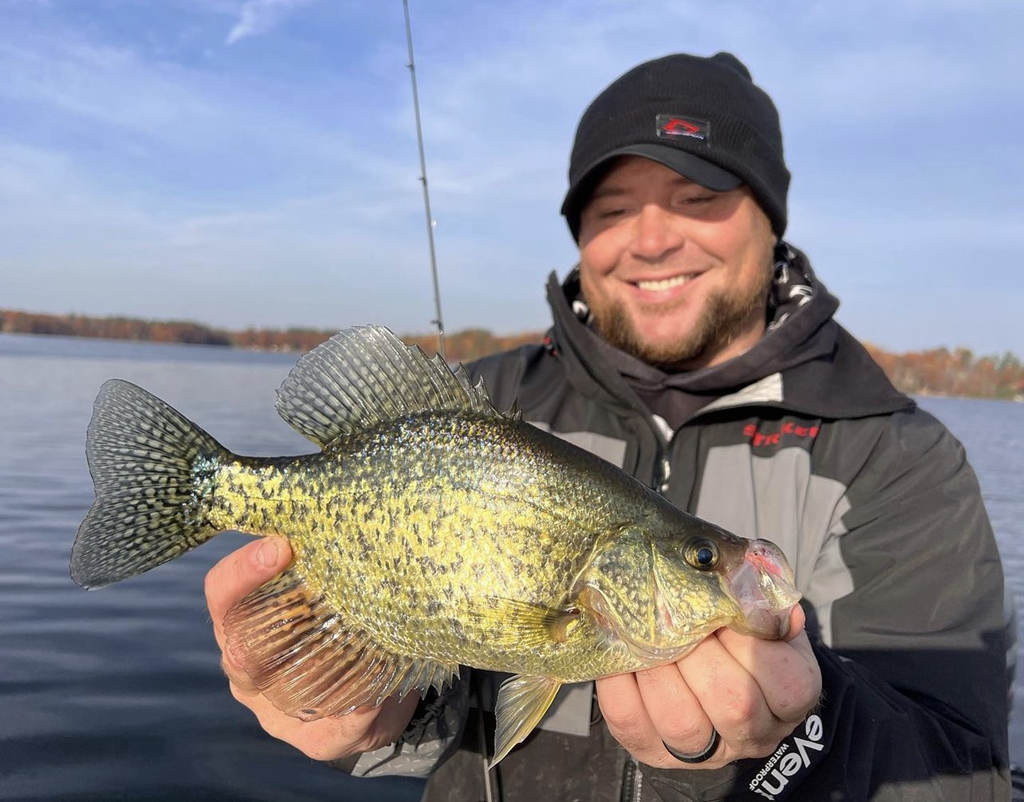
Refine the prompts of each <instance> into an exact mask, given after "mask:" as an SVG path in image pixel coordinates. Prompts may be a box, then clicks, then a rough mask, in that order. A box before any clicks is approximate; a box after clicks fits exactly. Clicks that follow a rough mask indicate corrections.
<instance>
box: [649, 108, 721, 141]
mask: <svg viewBox="0 0 1024 802" xmlns="http://www.w3.org/2000/svg"><path fill="white" fill-rule="evenodd" d="M654 125H655V130H656V131H657V133H658V137H660V138H661V139H674V138H675V137H677V136H688V137H690V138H691V139H700V140H701V141H703V140H706V139H707V138H708V128H709V126H708V121H707V120H698V119H696V118H694V117H684V116H682V115H680V114H659V115H658V116H657V117H655V118H654Z"/></svg>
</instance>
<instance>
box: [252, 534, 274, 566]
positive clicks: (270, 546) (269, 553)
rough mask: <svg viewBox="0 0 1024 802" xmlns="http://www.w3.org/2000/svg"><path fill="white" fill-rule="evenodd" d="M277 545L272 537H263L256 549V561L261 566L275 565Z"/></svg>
mask: <svg viewBox="0 0 1024 802" xmlns="http://www.w3.org/2000/svg"><path fill="white" fill-rule="evenodd" d="M277 555H278V547H277V541H276V540H274V538H270V537H267V538H264V539H263V542H262V543H260V545H259V548H258V549H256V562H257V563H258V564H259V565H260V566H262V567H263V568H272V567H274V566H275V565H277Z"/></svg>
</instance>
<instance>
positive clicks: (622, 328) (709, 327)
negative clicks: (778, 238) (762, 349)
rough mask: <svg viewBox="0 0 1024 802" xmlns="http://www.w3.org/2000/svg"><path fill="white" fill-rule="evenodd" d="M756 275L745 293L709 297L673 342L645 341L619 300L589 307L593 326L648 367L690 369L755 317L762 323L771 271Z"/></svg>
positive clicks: (715, 350)
mask: <svg viewBox="0 0 1024 802" xmlns="http://www.w3.org/2000/svg"><path fill="white" fill-rule="evenodd" d="M759 276H760V280H759V281H758V282H757V284H756V285H755V286H753V287H751V288H750V290H749V291H748V292H745V293H743V294H738V293H724V292H716V293H714V294H712V295H711V296H709V297H708V299H707V301H706V303H705V305H704V310H703V312H702V313H701V315H700V317H699V318H698V320H697V322H696V324H695V325H694V326H693V328H692V329H690V330H689V331H687V332H685V333H684V334H682V335H681V336H680V338H679V339H677V340H676V341H674V342H670V343H651V342H646V341H644V340H643V339H642V338H641V337H640V336H639V334H638V333H637V331H636V329H635V328H634V326H633V323H632V321H631V320H630V318H629V315H628V313H627V312H626V307H625V305H624V304H622V303H621V302H619V301H613V302H612V303H611V304H609V305H608V306H607V307H605V308H603V309H602V308H600V306H598V307H596V308H595V307H594V306H591V309H590V311H591V313H592V314H593V322H594V327H595V328H596V329H597V331H598V332H599V333H600V334H601V336H602V337H604V339H605V340H607V341H608V342H609V343H611V344H612V345H614V346H615V347H616V348H618V349H619V350H620V351H625V352H626V353H628V354H632V355H633V356H635V357H637V358H639V359H642V360H643V361H644V362H646V363H647V364H649V365H654V366H655V367H658V368H661V369H662V370H665V371H669V372H672V371H679V370H687V369H691V368H692V367H693V366H694V365H695V364H697V365H702V364H706V362H707V360H708V358H709V357H710V356H712V355H713V354H714V353H716V352H719V351H721V349H723V348H725V346H727V345H728V344H729V343H730V342H731V341H732V340H734V339H735V338H736V337H738V336H739V335H740V334H742V333H743V332H744V331H746V330H747V329H748V327H749V326H751V324H752V323H753V322H754V321H756V320H758V318H760V320H762V321H763V320H764V317H765V315H766V314H767V302H768V290H769V288H770V287H771V283H772V271H771V269H770V268H769V269H766V270H764V271H762V272H761V273H760V274H759ZM676 311H677V310H676V309H667V310H665V312H664V314H665V315H672V314H673V313H674V312H676Z"/></svg>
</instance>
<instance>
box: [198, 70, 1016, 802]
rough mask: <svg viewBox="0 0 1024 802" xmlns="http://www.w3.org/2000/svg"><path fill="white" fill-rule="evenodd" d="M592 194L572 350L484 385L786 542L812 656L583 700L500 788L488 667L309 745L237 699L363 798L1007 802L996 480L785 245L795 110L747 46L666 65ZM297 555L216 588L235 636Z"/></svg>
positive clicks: (579, 167) (718, 638) (604, 147)
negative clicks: (782, 101)
mask: <svg viewBox="0 0 1024 802" xmlns="http://www.w3.org/2000/svg"><path fill="white" fill-rule="evenodd" d="M569 179H570V187H569V191H568V193H567V195H566V198H565V202H564V204H563V207H562V212H563V214H564V215H565V216H566V219H567V221H568V224H569V228H570V230H571V231H572V233H573V236H574V237H575V238H576V239H577V241H578V243H579V249H580V261H579V266H578V269H575V270H573V271H572V272H571V273H570V274H569V276H568V278H567V279H566V280H565V281H564V282H563V283H562V284H561V285H559V284H558V282H557V281H555V279H554V277H552V279H551V280H550V282H549V286H548V295H549V301H550V303H551V306H552V310H553V314H554V326H553V328H552V329H551V332H550V335H549V337H548V338H547V340H546V343H545V345H544V346H537V347H526V348H521V349H518V350H516V351H513V352H510V353H505V354H500V355H497V356H495V357H490V358H488V359H484V360H482V361H481V362H479V363H477V364H476V365H474V366H473V371H474V373H476V374H477V375H482V376H484V378H485V379H486V381H487V386H488V388H489V390H490V392H491V395H492V397H493V398H494V399H495V402H496V405H497V406H499V408H501V407H504V406H507V405H509V404H510V403H511V402H512V401H513V400H518V403H519V405H520V406H521V408H522V409H523V411H524V416H525V418H526V420H529V421H531V422H535V423H536V424H537V425H540V426H542V427H544V428H547V429H549V430H550V431H552V432H554V433H556V434H559V435H561V436H563V437H566V438H567V439H570V440H572V441H573V442H576V443H577V444H579V445H582V446H583V447H585V448H589V449H590V450H592V451H594V452H595V453H598V454H599V455H601V456H603V457H606V458H608V459H610V460H611V461H613V462H615V463H616V464H618V465H620V466H621V467H622V468H623V469H624V470H626V471H628V472H630V473H631V474H633V475H634V476H636V477H637V478H638V479H640V480H641V481H643V482H646V483H648V484H649V485H650V486H652V487H654V488H657V489H658V490H660V492H662V493H663V494H664V495H665V496H666V497H667V498H668V499H670V500H671V501H672V502H674V503H675V504H676V505H677V506H679V507H681V508H683V509H686V510H688V511H690V512H693V513H695V514H697V515H699V516H701V517H703V518H706V519H708V520H711V521H714V522H715V523H718V524H720V525H722V526H724V527H725V528H727V529H730V530H732V531H734V532H736V533H737V534H741V535H744V536H746V537H751V538H753V537H766V538H769V539H771V540H773V541H775V542H776V543H778V544H779V545H780V546H781V547H782V548H783V550H784V551H785V552H786V554H787V556H788V558H789V561H790V563H791V564H792V566H793V568H794V571H795V574H796V581H797V585H798V587H799V589H800V590H801V592H802V593H803V594H804V602H803V607H802V608H800V607H798V608H796V609H795V610H794V613H793V617H792V620H791V623H792V633H793V634H792V636H791V638H790V639H789V640H787V641H776V642H768V641H762V640H758V639H756V638H753V637H748V636H744V635H740V634H738V633H736V632H732V631H730V630H721V631H719V632H718V633H716V634H714V635H712V636H710V637H709V638H707V639H706V640H705V641H703V642H702V643H701V644H700V645H699V646H698V647H697V648H696V649H695V650H694V651H693V652H691V653H690V654H688V655H687V656H686V657H685V658H683V659H682V660H680V661H678V662H677V663H674V664H670V665H667V666H662V667H659V668H655V669H652V670H649V671H644V672H638V673H636V674H631V675H622V676H616V677H608V678H604V679H601V680H598V681H597V682H596V683H595V689H594V690H593V691H592V690H591V689H590V688H589V687H577V688H575V689H573V690H572V691H571V692H569V693H568V694H566V695H565V697H564V698H563V699H562V700H561V702H560V703H558V704H557V707H556V709H555V711H554V712H553V713H552V714H550V715H549V716H548V718H547V720H546V721H545V722H544V723H542V725H541V729H540V731H538V732H537V733H536V734H535V735H534V736H533V737H531V738H529V739H528V740H527V741H526V742H525V743H524V744H522V745H521V746H520V747H518V748H517V749H515V750H513V752H512V753H511V754H510V755H509V756H508V757H507V758H506V759H505V761H503V762H502V763H501V764H500V765H499V767H498V768H497V769H496V771H495V772H492V775H487V774H486V773H485V772H483V770H482V769H481V766H482V761H481V759H480V753H481V752H486V751H487V748H488V747H487V744H486V742H485V740H484V738H485V736H486V735H487V734H488V733H489V732H490V731H491V729H492V728H493V724H492V721H493V719H492V718H491V717H490V714H487V713H484V712H481V711H484V710H488V709H493V695H494V688H495V678H494V677H493V676H491V675H489V674H486V673H484V672H476V674H475V675H473V681H472V682H469V681H467V680H466V676H465V675H467V674H469V673H470V672H464V681H462V682H460V683H457V684H456V685H455V686H454V687H453V688H452V689H451V690H449V691H448V692H446V693H445V694H444V695H442V696H441V697H439V698H433V697H428V698H427V699H425V700H423V701H421V702H419V704H417V701H418V700H416V699H406V700H404V701H402V702H394V701H388V702H386V703H385V704H384V705H383V706H382V707H380V708H378V709H374V710H360V711H358V712H356V713H354V714H352V715H350V716H347V717H343V718H338V719H329V720H321V721H316V722H311V723H303V722H300V721H298V720H295V719H290V718H288V717H287V716H284V715H282V714H281V713H279V712H278V711H277V710H276V709H274V708H273V706H272V705H270V704H269V702H267V701H266V699H264V698H263V697H262V696H261V695H260V694H259V693H258V692H257V691H256V690H255V689H254V688H253V687H252V685H251V683H250V682H249V681H248V679H247V677H245V675H244V673H243V672H241V671H239V669H238V668H237V665H238V661H237V660H235V659H234V658H233V657H232V656H231V655H226V657H225V670H226V671H227V673H228V675H229V677H230V678H231V686H232V691H233V693H234V694H235V696H236V697H237V698H239V699H240V701H242V702H243V703H244V704H247V705H248V706H249V707H251V708H252V709H253V710H254V711H255V712H256V714H257V715H258V716H259V718H260V722H261V724H262V725H263V726H264V727H265V728H266V729H267V731H268V732H270V733H271V734H272V735H275V736H277V737H279V738H282V739H284V740H286V741H288V742H290V743H292V744H294V745H295V746H297V747H298V748H300V749H302V750H303V751H304V752H306V754H308V755H310V756H312V757H315V758H318V759H325V760H333V759H341V761H340V762H341V763H342V764H343V765H344V767H345V768H347V769H349V770H352V771H353V772H354V773H355V774H357V775H369V776H374V775H379V774H396V773H397V774H420V775H421V776H425V775H426V774H427V773H428V772H431V771H432V772H433V776H432V779H431V781H430V784H429V786H428V791H427V798H428V799H430V800H435V799H437V800H440V799H448V800H470V799H482V798H485V796H486V795H488V794H495V793H499V792H500V793H501V794H503V798H504V799H506V800H520V799H609V800H618V799H636V800H655V799H663V800H682V799H761V798H768V799H784V798H791V799H794V798H795V799H811V800H819V799H821V800H826V799H834V800H861V799H921V800H933V799H950V800H953V799H956V800H967V799H975V800H991V799H1001V798H1008V795H1009V783H1008V767H1007V764H1008V760H1007V732H1006V693H1005V691H1006V688H1005V684H1004V680H1003V674H1004V669H1005V648H1006V647H1005V637H1004V633H1003V580H1002V571H1001V567H1000V563H999V557H998V554H997V551H996V547H995V543H994V541H993V537H992V533H991V530H990V527H989V524H988V521H987V518H986V516H985V512H984V509H983V506H982V503H981V499H980V495H979V491H978V486H977V482H976V480H975V478H974V475H973V473H972V472H971V469H970V468H969V466H968V465H967V463H966V462H965V460H964V456H963V452H962V449H961V447H960V445H959V444H958V443H957V442H956V441H955V440H954V438H953V437H952V436H951V435H950V434H949V433H948V432H947V431H946V430H945V429H944V428H943V427H942V426H941V425H940V424H939V423H938V422H937V421H935V420H934V419H933V418H931V417H930V416H929V415H927V414H926V413H923V412H921V411H920V410H919V409H917V408H916V407H915V405H914V403H913V401H911V400H910V399H908V398H907V397H905V396H903V395H901V394H900V393H898V392H897V391H896V390H895V389H893V387H892V386H891V385H890V384H889V382H888V381H887V380H886V378H885V377H884V375H883V374H882V372H881V371H880V369H879V368H878V367H877V366H876V365H875V364H874V363H873V362H872V361H871V359H870V358H869V357H868V356H867V354H866V353H865V352H864V350H863V349H862V348H861V347H860V346H859V345H858V344H857V342H856V341H855V340H854V339H853V338H852V337H851V336H850V335H849V334H847V333H846V332H845V331H844V330H843V329H842V328H841V327H840V326H839V325H838V324H837V323H836V322H835V321H834V320H833V319H832V315H833V313H834V312H835V310H836V308H837V306H838V302H837V301H836V300H835V299H834V298H833V297H832V296H831V295H829V293H828V291H827V290H826V289H825V287H824V286H823V285H822V284H821V282H819V281H818V280H817V278H816V277H815V276H814V273H813V272H812V270H811V268H810V265H809V264H808V262H807V259H806V258H805V257H804V256H803V254H801V253H800V252H799V251H797V250H796V249H794V248H792V247H791V246H789V245H787V244H786V243H785V242H783V241H782V239H781V237H782V234H783V232H784V231H785V228H786V192H787V188H788V183H789V173H788V171H787V169H786V166H785V162H784V160H783V155H782V139H781V132H780V129H779V123H778V117H777V113H776V111H775V107H774V105H773V104H772V102H771V100H770V98H769V97H768V96H767V95H766V94H765V93H764V92H763V91H762V90H761V89H759V88H758V87H757V86H756V85H755V84H754V83H753V82H752V80H751V78H750V74H749V72H748V71H747V69H746V68H745V67H744V66H743V65H742V64H741V63H740V62H739V61H738V60H737V59H736V58H734V57H733V56H731V55H729V54H726V53H719V54H717V55H715V56H713V57H711V58H697V57H693V56H688V55H674V56H669V57H666V58H662V59H658V60H655V61H652V62H648V63H646V64H642V65H640V66H639V67H637V68H635V69H633V70H631V71H630V72H628V73H626V74H625V75H623V76H622V77H620V78H619V79H618V80H616V81H615V82H613V83H612V84H611V85H610V86H609V87H608V88H607V89H606V90H605V91H604V92H602V93H601V95H599V96H598V98H597V99H596V100H595V101H594V102H593V103H592V104H591V106H590V107H589V108H588V109H587V111H586V112H585V114H584V115H583V118H582V119H581V121H580V125H579V128H578V131H577V135H576V142H575V146H574V148H573V153H572V157H571V162H570V169H569ZM288 559H289V554H288V550H287V547H286V546H285V545H283V544H281V543H280V542H277V541H272V540H271V541H266V542H261V543H258V544H253V545H252V546H250V547H247V548H245V549H242V550H240V551H239V552H236V553H235V554H234V555H230V556H229V557H227V558H225V560H224V561H223V562H222V563H221V564H219V565H218V566H217V567H215V568H214V569H213V570H212V571H211V572H210V576H209V578H208V583H207V587H208V598H209V602H210V609H211V612H212V614H213V620H214V622H215V626H217V628H218V632H219V622H220V620H221V618H222V617H223V614H224V612H225V611H226V609H227V608H228V607H229V606H230V605H231V604H232V603H233V602H234V601H236V600H237V599H238V598H240V597H241V596H242V595H244V594H245V593H247V592H249V591H250V590H252V589H254V588H255V587H257V586H258V585H259V584H261V583H262V582H263V581H265V580H267V579H269V578H270V577H272V576H273V575H274V574H276V573H277V571H279V570H280V569H281V568H282V567H283V566H284V565H285V564H286V563H287V561H288ZM805 618H806V623H805ZM221 642H222V641H221ZM592 693H593V696H594V699H595V703H594V704H593V705H592V704H591V702H592V698H591V697H592ZM495 774H496V775H497V776H494V775H495ZM485 784H486V787H485Z"/></svg>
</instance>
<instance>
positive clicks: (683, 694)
mask: <svg viewBox="0 0 1024 802" xmlns="http://www.w3.org/2000/svg"><path fill="white" fill-rule="evenodd" d="M636 683H637V686H638V687H639V688H640V695H641V696H642V697H643V700H644V707H645V709H646V710H647V715H648V716H649V717H650V719H651V722H652V723H653V724H654V728H655V730H656V732H657V737H658V739H659V740H661V741H663V742H665V743H666V744H668V745H669V746H671V747H672V748H673V749H675V750H676V751H677V752H681V753H683V754H687V755H693V754H697V753H698V752H700V751H701V750H703V749H704V748H705V747H706V746H707V744H708V741H709V740H710V739H711V736H712V733H713V728H712V727H713V725H712V723H711V720H710V719H709V718H708V716H707V714H705V712H704V710H703V708H702V707H701V705H700V702H699V701H698V700H697V697H696V696H694V694H693V691H691V690H690V688H689V686H688V685H687V684H686V681H685V680H684V679H683V675H682V674H681V673H680V672H679V668H678V666H677V665H676V664H675V663H669V664H668V665H665V666H659V667H658V668H652V669H648V670H646V671H638V672H637V673H636Z"/></svg>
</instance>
